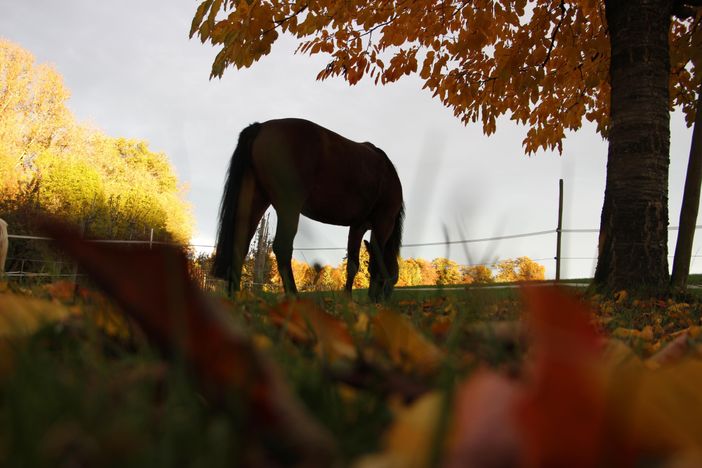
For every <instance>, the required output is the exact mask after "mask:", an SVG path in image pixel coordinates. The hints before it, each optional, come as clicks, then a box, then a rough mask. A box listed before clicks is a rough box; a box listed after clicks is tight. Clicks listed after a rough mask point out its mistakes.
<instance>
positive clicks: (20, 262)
mask: <svg viewBox="0 0 702 468" xmlns="http://www.w3.org/2000/svg"><path fill="white" fill-rule="evenodd" d="M695 229H696V230H699V229H702V225H697V226H695ZM668 230H669V231H677V230H679V226H670V227H668ZM598 232H599V229H591V228H587V229H558V228H556V229H547V230H540V231H532V232H522V233H517V234H506V235H500V236H491V237H479V238H474V239H457V240H444V241H436V242H419V243H407V244H402V246H401V247H403V248H421V247H440V246H449V245H461V244H463V245H465V244H474V243H487V242H501V241H505V240H514V239H523V238H533V237H542V236H549V235H557V234H583V233H598ZM8 238H9V239H12V240H15V241H48V242H50V241H51V240H52V239H51V238H50V237H44V236H34V235H28V234H9V235H8ZM89 241H90V242H95V243H103V244H124V245H148V246H150V247H151V246H154V245H171V246H177V247H180V248H183V249H190V250H194V249H214V248H215V246H214V245H209V244H178V243H173V242H163V241H154V240H120V239H93V240H89ZM558 242H560V236H558ZM293 250H295V251H298V252H308V251H345V250H346V247H295V248H294V249H293ZM554 251H555V252H557V254H556V255H554V256H550V257H536V258H531V259H532V260H533V261H536V262H547V261H555V262H556V263H560V262H561V261H564V260H565V261H570V260H573V261H575V260H590V261H594V260H596V257H588V256H563V255H559V253H560V249H559V248H558V247H557V246H556V247H555V248H554ZM303 255H304V254H303ZM669 257H670V258H672V257H673V256H672V255H670V256H669ZM692 257H693V258H699V257H702V256H700V255H693V256H692ZM498 261H499V259H497V260H493V261H491V262H487V263H470V264H468V265H466V266H478V265H483V266H490V265H494V264H495V263H497V262H498ZM7 264H8V265H12V266H13V267H14V268H15V269H11V270H9V271H6V272H5V275H6V277H8V278H14V279H17V278H64V277H73V278H76V277H78V276H81V275H80V274H79V273H77V271H76V269H75V264H74V263H73V262H70V261H63V260H47V259H40V258H22V257H13V256H10V257H8V258H7ZM71 268H73V269H74V271H73V272H68V273H66V272H65V271H66V270H68V269H71Z"/></svg>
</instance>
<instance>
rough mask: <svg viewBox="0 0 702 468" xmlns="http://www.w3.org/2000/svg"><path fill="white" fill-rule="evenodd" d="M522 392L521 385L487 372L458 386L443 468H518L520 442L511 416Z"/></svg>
mask: <svg viewBox="0 0 702 468" xmlns="http://www.w3.org/2000/svg"><path fill="white" fill-rule="evenodd" d="M523 393H524V387H523V385H522V384H521V383H519V382H516V381H514V380H510V379H508V378H506V377H504V376H502V375H499V374H497V373H495V372H492V371H487V370H482V371H478V372H477V373H475V374H474V375H473V376H471V378H470V379H468V380H467V381H466V382H464V383H463V384H461V385H460V386H459V387H458V389H457V391H456V394H455V396H454V409H453V422H452V425H451V428H450V430H449V440H448V443H449V446H448V448H447V451H446V456H445V459H444V466H446V467H448V468H462V467H496V466H518V465H519V460H521V459H522V451H523V447H522V443H523V442H522V438H521V434H520V433H519V429H518V427H517V420H516V418H515V417H514V415H515V412H516V409H517V404H518V402H519V400H520V398H521V397H522V395H523Z"/></svg>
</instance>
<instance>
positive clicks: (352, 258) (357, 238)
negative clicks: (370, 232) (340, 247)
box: [344, 226, 366, 296]
mask: <svg viewBox="0 0 702 468" xmlns="http://www.w3.org/2000/svg"><path fill="white" fill-rule="evenodd" d="M365 233H366V229H364V228H362V227H360V226H351V227H350V228H349V240H348V244H347V246H346V285H345V286H344V290H345V291H346V293H347V294H348V295H349V296H351V290H352V289H353V280H354V278H355V277H356V274H357V273H358V269H359V266H360V263H359V259H358V257H359V253H360V250H361V239H363V234H365Z"/></svg>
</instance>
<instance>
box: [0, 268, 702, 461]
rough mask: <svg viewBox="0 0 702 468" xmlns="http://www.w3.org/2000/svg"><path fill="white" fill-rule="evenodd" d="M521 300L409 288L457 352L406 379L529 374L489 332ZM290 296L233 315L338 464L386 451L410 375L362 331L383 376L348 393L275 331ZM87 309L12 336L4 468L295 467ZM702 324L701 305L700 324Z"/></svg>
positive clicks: (419, 316)
mask: <svg viewBox="0 0 702 468" xmlns="http://www.w3.org/2000/svg"><path fill="white" fill-rule="evenodd" d="M701 278H702V275H701ZM576 282H578V280H572V281H571V283H576ZM302 296H303V297H305V298H308V299H310V300H312V301H314V302H317V303H319V304H320V305H321V306H323V307H324V308H325V309H326V310H328V311H330V312H331V313H333V314H335V315H337V316H338V317H340V318H341V319H342V320H344V321H346V322H347V323H348V324H349V325H352V324H353V323H354V322H355V320H356V318H357V315H356V314H357V313H358V310H359V309H360V310H362V311H363V312H364V313H367V314H368V315H369V316H371V317H372V316H373V315H374V314H375V313H377V310H378V309H377V308H376V306H375V305H373V304H370V303H369V302H368V298H367V291H366V290H357V291H354V299H355V300H356V302H355V303H354V304H353V305H351V304H349V302H348V299H347V298H346V296H345V295H344V294H343V293H339V292H320V293H304V294H303V295H302ZM518 297H519V289H518V288H515V289H506V288H465V287H450V288H443V289H440V290H424V289H422V288H398V289H397V290H396V293H395V294H394V296H393V299H392V301H391V302H390V304H387V305H385V306H386V307H390V308H392V309H394V310H396V311H399V312H401V313H403V314H404V315H405V316H406V317H408V318H409V319H410V320H411V322H412V323H413V324H414V325H415V326H416V327H417V329H418V330H419V331H420V333H422V334H423V335H425V336H426V337H427V338H428V339H429V340H431V341H432V342H434V343H436V344H437V345H438V346H439V347H440V348H441V349H442V350H443V351H444V352H445V355H446V359H445V361H444V362H443V364H442V365H441V368H440V369H439V371H438V372H437V373H436V374H433V375H430V376H418V375H415V374H413V373H412V372H409V373H406V374H403V378H405V379H406V381H407V382H410V383H412V384H417V385H421V386H422V387H423V388H424V389H438V390H442V391H444V392H446V394H449V395H450V394H451V390H452V389H453V388H454V385H455V383H456V382H457V381H459V380H460V379H462V378H463V377H465V376H467V375H469V374H470V373H471V372H472V371H473V370H474V369H475V368H477V367H480V366H490V367H493V368H498V369H501V370H504V371H506V372H508V373H511V372H513V371H515V370H516V369H519V367H520V364H521V361H522V357H523V353H524V350H523V349H522V348H521V344H520V343H519V342H518V340H515V339H512V338H513V337H509V336H507V337H505V336H503V334H501V333H499V332H497V331H495V332H494V333H493V332H492V331H491V328H489V327H484V325H486V324H491V323H495V322H512V321H518V320H519V319H520V318H521V305H520V303H519V300H518ZM281 298H282V296H281V295H275V294H263V295H261V296H260V298H248V299H245V300H243V301H242V302H239V303H236V304H234V305H232V307H231V310H230V313H231V314H232V316H233V317H234V318H235V319H236V320H237V321H238V322H239V323H241V324H243V326H245V327H246V329H247V330H248V331H249V333H251V334H256V335H262V336H265V337H267V338H268V339H269V340H270V343H271V346H270V347H269V348H268V349H266V350H265V351H264V352H265V354H267V355H268V356H269V357H270V358H271V359H272V360H273V361H274V362H275V363H277V365H278V367H279V368H280V369H281V371H282V373H283V374H284V377H285V379H286V381H287V382H288V384H289V386H290V387H291V389H292V390H293V393H294V394H295V395H296V396H297V397H298V398H299V399H300V400H301V401H302V403H303V404H304V406H305V408H306V409H307V411H308V412H309V413H310V414H311V416H312V417H313V418H314V419H316V420H317V421H319V422H320V423H321V424H322V425H323V426H324V427H326V428H327V429H328V430H329V432H330V433H331V434H332V436H333V437H334V439H335V440H336V442H337V444H338V447H337V460H336V462H337V463H338V465H339V466H345V465H348V464H349V463H351V462H352V461H353V460H356V459H358V457H359V456H361V455H363V454H368V453H372V452H375V451H377V450H379V449H380V447H381V444H382V440H383V434H384V433H385V431H386V430H387V428H388V427H389V425H390V423H391V422H392V411H391V404H390V402H391V399H390V398H389V395H388V394H387V393H384V392H383V391H380V390H379V389H381V388H384V387H383V385H385V384H387V380H388V379H389V377H390V376H391V375H392V376H395V377H396V376H397V374H398V373H399V371H398V369H397V368H394V367H393V365H392V364H391V363H390V361H389V359H388V358H387V356H385V357H383V352H382V350H379V349H378V348H377V346H376V345H375V343H374V340H373V339H372V337H371V336H369V335H368V334H367V333H365V334H364V333H363V332H360V331H353V335H354V338H355V341H356V343H357V346H358V347H359V349H364V350H366V351H369V352H372V353H371V354H372V356H373V358H372V359H374V360H375V363H376V367H377V369H381V371H378V370H377V369H376V371H375V372H376V373H375V374H373V375H372V378H371V379H370V380H369V382H370V383H369V384H368V385H366V386H365V387H363V388H360V389H355V390H351V389H350V387H349V386H348V385H345V384H341V383H340V382H339V381H338V380H337V379H335V378H333V377H331V374H330V373H329V369H328V368H327V367H326V365H325V364H324V363H323V362H321V360H320V358H319V356H318V355H317V354H316V353H315V351H314V349H313V348H312V347H311V346H305V345H300V344H298V343H294V342H293V341H291V340H290V339H289V338H288V337H287V336H286V335H285V333H284V332H283V331H282V330H281V329H280V328H278V327H275V326H273V325H271V323H270V321H269V320H268V308H269V306H270V305H271V304H275V303H276V302H278V301H280V300H281ZM79 307H80V308H82V310H83V314H82V316H80V317H76V318H73V319H71V320H70V321H68V322H65V323H58V324H52V325H48V326H46V327H45V328H43V329H42V330H41V331H40V332H38V333H36V334H35V335H34V336H32V337H29V338H24V339H18V340H12V341H11V342H10V345H9V346H10V349H11V350H12V353H11V354H12V355H13V356H14V358H13V360H12V363H13V364H12V370H10V371H8V370H4V371H3V370H2V365H1V364H2V361H1V360H0V466H11V467H43V466H105V467H112V466H114V467H121V466H130V467H142V466H143V467H153V466H178V467H181V466H182V467H220V466H221V467H224V466H239V465H241V464H242V463H249V464H252V465H260V464H261V460H262V459H257V458H255V457H256V456H260V454H261V453H267V454H269V455H268V456H269V457H270V456H271V455H270V454H274V455H273V458H275V461H277V462H278V463H280V464H282V465H285V464H287V463H288V462H289V461H290V460H289V459H288V458H286V457H287V456H288V455H287V452H286V448H285V444H284V443H282V442H283V441H279V440H271V439H266V438H262V437H261V436H260V434H258V435H257V433H255V432H252V431H251V428H250V422H251V420H250V419H247V418H249V417H251V416H252V415H250V414H249V413H248V409H249V408H248V406H247V405H243V406H242V404H241V403H242V401H241V400H237V399H236V397H235V395H232V401H231V402H230V404H228V405H226V406H224V407H222V406H215V405H213V404H212V403H211V402H209V401H208V400H207V399H206V398H205V396H204V395H203V392H202V389H201V388H200V386H199V385H198V383H197V381H196V379H194V378H193V376H192V375H191V373H190V372H188V370H187V369H186V368H185V367H184V366H183V365H182V363H179V362H178V361H177V360H175V361H173V360H169V361H167V360H164V359H163V358H162V357H161V356H160V355H159V354H158V353H157V352H156V351H155V350H154V349H153V348H152V347H151V346H150V345H149V344H148V343H146V342H145V341H144V340H143V339H141V338H139V337H136V338H134V339H133V340H131V341H123V340H120V339H117V338H114V337H110V336H107V335H106V334H105V333H104V332H103V331H101V329H100V328H99V327H98V326H97V325H96V324H95V322H94V321H93V320H92V318H91V317H92V315H91V314H92V309H91V307H92V306H89V305H80V304H79ZM649 312H650V311H648V312H646V313H649ZM699 315H700V314H699V309H695V311H694V314H693V319H694V320H698V319H699ZM437 317H439V318H441V317H445V318H450V321H451V326H450V328H449V329H448V331H447V333H446V334H445V335H442V336H438V335H435V334H433V333H432V331H431V330H432V326H433V325H434V324H435V322H436V321H437V320H438V319H437ZM646 320H648V318H646ZM640 323H642V310H641V309H640V308H635V307H632V306H631V305H629V304H626V303H625V304H617V306H616V308H615V312H614V317H613V320H612V321H611V323H610V325H609V327H610V328H611V327H615V326H634V325H636V324H640ZM663 325H666V322H665V321H664V322H663ZM0 344H3V343H2V342H0ZM3 350H4V348H0V352H3ZM447 405H449V403H448V402H447ZM449 408H450V407H449V406H446V407H445V408H444V410H445V411H446V412H448V411H449ZM445 416H446V415H445ZM253 417H254V418H255V417H256V415H253ZM444 419H446V418H444ZM444 422H445V420H444ZM252 447H253V448H252ZM257 454H258V455H257ZM251 457H254V458H253V459H252V458H251ZM263 460H265V461H266V462H270V461H271V459H270V458H264V459H263ZM265 464H267V463H265Z"/></svg>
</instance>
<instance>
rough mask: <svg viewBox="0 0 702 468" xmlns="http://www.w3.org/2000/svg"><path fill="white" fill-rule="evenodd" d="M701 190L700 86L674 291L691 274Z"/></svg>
mask: <svg viewBox="0 0 702 468" xmlns="http://www.w3.org/2000/svg"><path fill="white" fill-rule="evenodd" d="M701 186H702V85H700V89H699V90H698V91H697V115H696V116H695V126H694V129H693V130H692V144H691V146H690V160H689V161H688V163H687V175H686V176H685V191H684V192H683V200H682V207H681V208H680V230H679V231H678V242H677V243H676V244H675V258H674V259H673V275H672V277H671V278H670V284H671V286H672V288H673V290H681V289H685V287H686V286H687V277H688V275H689V274H690V258H691V257H692V241H693V240H694V238H695V224H696V223H697V212H698V211H699V207H700V187H701Z"/></svg>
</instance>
